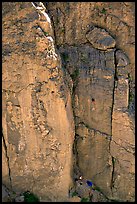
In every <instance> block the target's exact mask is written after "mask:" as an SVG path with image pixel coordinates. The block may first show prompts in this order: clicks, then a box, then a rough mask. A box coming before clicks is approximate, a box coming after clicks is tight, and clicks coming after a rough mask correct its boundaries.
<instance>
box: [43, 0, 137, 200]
mask: <svg viewBox="0 0 137 204" xmlns="http://www.w3.org/2000/svg"><path fill="white" fill-rule="evenodd" d="M47 8H48V11H49V14H50V16H51V17H52V19H53V23H54V29H55V36H56V44H57V45H58V48H59V52H60V53H61V57H62V61H63V65H64V68H66V69H67V70H68V72H69V74H70V76H71V78H72V80H73V94H72V100H73V110H74V117H75V141H74V144H75V145H74V146H75V154H74V155H75V157H76V162H75V165H74V170H75V166H78V167H79V171H77V170H76V171H77V173H78V174H79V172H81V174H82V175H83V176H84V177H86V178H90V179H91V180H92V181H94V183H95V184H96V185H97V186H99V187H100V188H101V190H102V192H103V193H105V194H106V195H107V196H108V198H110V199H116V200H121V201H133V200H134V192H135V190H134V187H135V183H134V182H135V180H134V175H135V164H134V162H135V160H134V151H135V133H134V130H135V126H134V108H133V107H134V83H135V81H134V78H135V73H134V70H135V64H134V60H135V55H134V49H135V47H134V3H129V4H126V3H118V2H117V3H114V2H113V3H112V2H111V3H110V2H105V3H103V2H94V3H93V2H91V3H87V2H85V3H84V2H81V3H80V2H79V3H69V2H68V3H60V2H58V3H48V5H47ZM131 39H132V40H131ZM131 41H132V42H131ZM130 155H131V156H130ZM76 169H77V168H76Z"/></svg>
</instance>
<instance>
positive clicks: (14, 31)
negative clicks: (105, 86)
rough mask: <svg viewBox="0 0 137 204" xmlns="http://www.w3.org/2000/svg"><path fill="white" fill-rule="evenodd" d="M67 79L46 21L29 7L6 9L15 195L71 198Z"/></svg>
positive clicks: (8, 138)
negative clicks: (19, 192)
mask: <svg viewBox="0 0 137 204" xmlns="http://www.w3.org/2000/svg"><path fill="white" fill-rule="evenodd" d="M11 4H12V9H11V7H10V6H11ZM43 8H44V7H43ZM45 13H46V12H45ZM42 17H43V19H42ZM46 17H47V18H46ZM68 77H69V76H67V75H66V76H65V71H63V69H62V65H61V60H60V57H59V55H58V54H57V53H56V51H55V47H54V36H53V30H52V27H51V23H50V21H49V19H48V16H46V15H45V16H42V13H40V12H39V10H37V9H36V8H35V7H33V5H32V4H31V2H29V3H3V77H2V79H3V93H2V94H3V96H2V99H3V103H2V104H3V113H2V118H3V121H2V123H3V154H2V155H3V183H5V184H6V185H7V186H8V187H11V186H12V188H13V190H14V191H26V190H30V191H32V192H33V193H36V194H37V195H38V196H39V197H40V198H41V200H42V199H44V200H47V201H61V200H64V199H66V197H67V195H68V189H69V185H70V184H71V166H72V165H71V163H72V144H73V139H74V124H73V112H72V106H71V95H70V89H69V86H68V84H67V79H68Z"/></svg>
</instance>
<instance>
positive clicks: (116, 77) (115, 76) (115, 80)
mask: <svg viewBox="0 0 137 204" xmlns="http://www.w3.org/2000/svg"><path fill="white" fill-rule="evenodd" d="M114 66H115V72H114V86H113V94H112V109H111V139H110V142H109V153H110V155H111V141H112V137H113V135H112V128H113V126H112V123H113V111H114V100H115V89H116V88H117V83H118V76H117V61H116V50H115V51H114ZM111 158H112V175H111V185H110V188H111V192H112V194H113V191H112V188H113V187H114V171H115V165H114V163H115V159H114V157H113V156H112V155H111Z"/></svg>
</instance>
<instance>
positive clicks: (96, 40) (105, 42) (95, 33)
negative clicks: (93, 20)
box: [86, 27, 116, 50]
mask: <svg viewBox="0 0 137 204" xmlns="http://www.w3.org/2000/svg"><path fill="white" fill-rule="evenodd" d="M86 38H87V40H88V41H89V42H90V43H91V44H92V45H93V47H95V48H97V49H99V50H107V49H111V48H114V47H115V45H116V41H115V39H114V38H112V37H111V36H110V35H109V34H108V32H106V31H105V30H104V29H101V28H96V27H93V28H92V30H91V31H90V32H88V33H87V34H86Z"/></svg>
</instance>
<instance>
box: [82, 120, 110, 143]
mask: <svg viewBox="0 0 137 204" xmlns="http://www.w3.org/2000/svg"><path fill="white" fill-rule="evenodd" d="M79 124H82V125H84V126H85V127H86V128H88V129H89V130H91V131H94V132H97V133H100V134H101V135H102V136H106V137H107V138H108V139H110V140H111V138H112V135H109V134H107V133H105V132H102V131H100V130H97V129H95V128H92V127H90V126H89V125H87V124H85V123H84V122H80V123H79ZM79 124H78V125H79Z"/></svg>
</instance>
